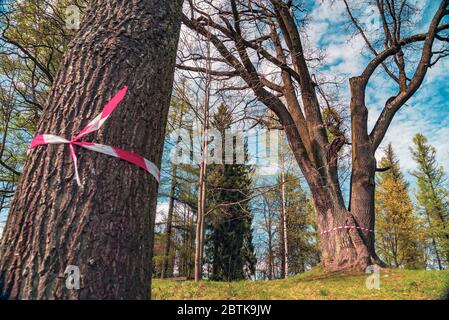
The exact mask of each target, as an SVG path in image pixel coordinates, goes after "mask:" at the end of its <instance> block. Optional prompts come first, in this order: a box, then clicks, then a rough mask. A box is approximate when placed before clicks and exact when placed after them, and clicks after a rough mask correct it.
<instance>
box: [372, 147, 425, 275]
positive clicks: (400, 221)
mask: <svg viewBox="0 0 449 320" xmlns="http://www.w3.org/2000/svg"><path fill="white" fill-rule="evenodd" d="M385 153H386V154H385V157H384V158H382V160H381V166H382V167H383V168H388V170H387V171H385V172H382V173H380V176H379V179H378V181H377V188H376V213H377V216H376V231H377V232H376V237H377V238H376V240H377V250H378V253H379V255H380V257H381V258H382V259H383V260H384V262H385V263H386V264H387V265H388V266H389V267H394V268H406V269H420V268H423V267H425V262H424V250H423V247H422V245H421V243H422V241H421V240H422V228H421V225H420V221H419V219H418V218H417V216H416V214H415V212H414V208H413V204H412V201H411V199H410V197H409V195H408V191H407V188H408V184H407V182H406V181H405V179H404V176H403V174H402V172H401V170H400V167H399V161H398V160H397V158H396V155H395V154H394V151H393V148H392V146H391V144H389V145H388V147H387V148H386V150H385Z"/></svg>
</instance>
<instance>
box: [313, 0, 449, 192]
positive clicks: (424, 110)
mask: <svg viewBox="0 0 449 320" xmlns="http://www.w3.org/2000/svg"><path fill="white" fill-rule="evenodd" d="M366 2H368V1H366ZM349 3H352V1H350V2H349ZM438 4H439V1H432V0H428V1H419V4H418V5H419V6H420V7H421V8H422V12H421V13H420V15H419V16H418V17H417V18H416V21H415V26H414V28H415V31H414V33H419V32H424V31H425V30H426V27H427V26H428V24H429V21H430V19H431V18H432V15H433V13H434V12H435V8H436V7H437V6H438ZM310 19H311V21H310V24H309V32H308V37H309V42H310V43H312V44H315V45H317V46H318V47H320V48H322V49H325V52H326V61H327V64H326V67H325V68H323V70H324V71H323V72H329V74H335V75H340V76H341V77H343V78H345V79H348V78H349V77H351V76H357V75H359V74H360V73H361V72H362V71H363V68H364V67H365V66H366V63H367V61H368V58H370V57H372V56H370V55H369V54H368V52H367V50H366V47H365V45H364V42H363V40H362V39H361V37H360V36H357V35H356V36H354V37H352V38H351V37H350V35H351V34H352V32H351V30H348V28H347V26H346V25H345V22H347V21H348V16H347V14H346V12H345V7H344V4H343V2H342V1H336V2H335V3H334V4H333V5H332V4H331V1H316V2H315V6H314V7H313V8H312V9H311V12H310ZM415 57H417V56H415ZM448 71H449V59H445V60H441V61H440V62H439V63H438V64H437V65H435V66H434V67H432V69H430V71H429V72H428V74H427V77H426V80H425V82H424V83H423V85H422V87H421V89H420V90H419V91H418V92H417V93H416V94H415V96H414V97H413V98H412V99H411V100H410V101H409V102H408V103H407V105H406V106H404V107H403V108H402V109H401V110H400V111H399V112H398V114H397V115H396V117H395V119H394V120H393V122H392V124H391V126H390V129H389V131H388V133H387V135H386V137H385V139H384V142H383V143H382V145H381V147H380V149H382V148H384V147H385V146H386V145H387V144H388V143H390V142H391V143H392V145H393V148H394V149H395V151H396V153H397V154H398V157H399V160H400V165H401V167H402V169H403V171H404V173H406V174H407V173H408V172H410V171H411V170H413V169H415V167H416V165H415V163H414V162H413V161H412V158H411V154H410V151H409V148H410V146H411V145H412V137H413V136H414V135H415V134H416V133H418V132H421V133H423V134H424V135H426V136H427V137H428V139H429V142H430V143H431V144H432V145H434V146H435V147H436V148H437V156H438V161H439V162H440V164H441V165H443V166H444V167H445V168H446V169H449V144H448V143H447V139H448V136H449V101H448V100H449V72H448ZM395 90H396V86H395V84H394V83H393V81H392V80H388V78H386V77H385V76H384V74H383V73H381V72H379V73H377V74H375V76H374V77H373V78H372V80H371V81H370V83H369V88H368V90H367V99H366V100H367V101H366V102H367V107H368V109H369V125H370V128H372V126H373V125H374V123H375V121H376V119H377V117H378V115H379V113H380V111H381V110H382V107H383V105H384V103H385V101H386V100H387V99H388V98H389V97H390V96H391V95H392V94H394V93H395ZM341 95H342V97H343V99H346V100H349V90H348V86H347V81H346V82H344V83H343V86H342V89H341ZM381 156H382V150H380V151H379V152H378V153H377V158H380V157H381ZM407 178H408V179H409V180H410V182H412V183H413V181H412V179H411V177H410V175H409V174H407Z"/></svg>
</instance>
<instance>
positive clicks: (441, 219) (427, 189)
mask: <svg viewBox="0 0 449 320" xmlns="http://www.w3.org/2000/svg"><path fill="white" fill-rule="evenodd" d="M413 143H414V148H413V149H411V152H412V155H413V159H414V160H415V161H416V163H417V164H418V169H417V170H415V171H414V172H413V175H414V176H415V177H416V179H417V188H418V191H417V194H416V198H417V202H418V206H419V210H420V212H421V213H422V214H423V216H424V218H425V220H426V223H427V227H428V228H427V232H426V236H427V239H428V241H429V243H430V245H429V247H430V249H431V252H432V255H433V256H434V257H435V262H436V263H434V265H435V264H436V265H437V267H438V268H439V269H443V268H447V267H448V265H449V208H448V196H449V191H448V189H447V187H446V186H445V182H446V181H445V180H446V176H445V172H444V169H443V167H441V166H439V165H438V162H437V160H436V150H435V148H434V147H433V146H431V145H429V144H428V142H427V138H426V137H425V136H424V135H422V134H420V133H419V134H417V135H416V136H415V137H414V138H413Z"/></svg>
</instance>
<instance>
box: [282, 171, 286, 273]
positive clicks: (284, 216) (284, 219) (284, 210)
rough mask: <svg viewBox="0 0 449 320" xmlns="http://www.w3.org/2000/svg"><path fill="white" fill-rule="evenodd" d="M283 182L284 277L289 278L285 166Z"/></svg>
mask: <svg viewBox="0 0 449 320" xmlns="http://www.w3.org/2000/svg"><path fill="white" fill-rule="evenodd" d="M281 183H282V188H281V189H282V224H283V226H282V229H283V232H284V233H283V237H284V241H283V242H284V243H283V244H284V259H283V263H284V265H283V267H284V269H283V270H284V271H283V276H284V278H286V279H287V278H288V230H287V209H286V208H285V173H284V168H282V173H281Z"/></svg>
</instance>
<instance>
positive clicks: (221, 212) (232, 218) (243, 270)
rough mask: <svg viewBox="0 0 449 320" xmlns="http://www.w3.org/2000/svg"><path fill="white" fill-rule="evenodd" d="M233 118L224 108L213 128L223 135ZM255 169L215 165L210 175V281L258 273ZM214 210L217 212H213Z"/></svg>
mask: <svg viewBox="0 0 449 320" xmlns="http://www.w3.org/2000/svg"><path fill="white" fill-rule="evenodd" d="M231 123H232V114H231V112H230V110H229V109H228V108H227V107H226V106H225V105H224V104H222V105H221V106H220V107H219V109H218V111H217V112H216V114H215V115H214V117H213V121H212V125H213V126H214V127H215V128H217V129H218V131H220V133H221V135H222V137H223V139H222V143H223V148H222V150H223V151H224V150H225V148H224V144H225V141H224V137H225V134H224V132H225V130H226V129H229V128H230V127H231ZM252 173H253V171H252V169H251V167H250V166H248V165H245V164H236V163H234V164H224V163H223V164H213V165H210V166H209V173H208V184H209V186H208V189H209V192H208V207H209V208H212V209H211V213H210V217H209V218H208V223H207V229H208V232H207V244H206V256H207V258H208V261H209V263H210V264H212V274H211V277H210V278H211V279H214V280H218V281H232V280H241V279H244V278H247V277H249V276H251V275H253V274H254V273H255V264H256V258H255V255H254V247H253V244H252V229H251V225H252V219H253V217H252V213H251V208H250V204H249V200H250V197H251V193H252V192H251V191H252V190H251V185H252ZM214 208H215V209H214Z"/></svg>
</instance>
